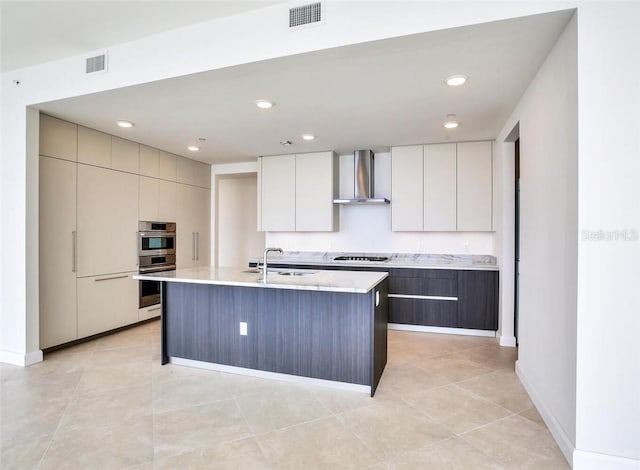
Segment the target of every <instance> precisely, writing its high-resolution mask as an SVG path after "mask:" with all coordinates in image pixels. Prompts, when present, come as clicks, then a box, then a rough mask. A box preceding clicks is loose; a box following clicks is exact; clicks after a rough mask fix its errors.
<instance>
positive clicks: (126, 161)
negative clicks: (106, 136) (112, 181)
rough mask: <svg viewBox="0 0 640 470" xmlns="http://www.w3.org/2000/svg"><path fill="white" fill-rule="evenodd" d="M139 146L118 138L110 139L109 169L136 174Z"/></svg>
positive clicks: (138, 164) (138, 165)
mask: <svg viewBox="0 0 640 470" xmlns="http://www.w3.org/2000/svg"><path fill="white" fill-rule="evenodd" d="M139 162H140V144H137V143H136V142H131V141H130V140H126V139H121V138H120V137H115V136H113V137H111V168H113V169H114V170H120V171H126V172H127V173H135V174H136V175H137V174H138V170H139V167H140V163H139Z"/></svg>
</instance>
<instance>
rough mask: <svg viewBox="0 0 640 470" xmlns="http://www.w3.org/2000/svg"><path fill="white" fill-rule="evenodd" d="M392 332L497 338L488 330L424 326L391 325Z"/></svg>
mask: <svg viewBox="0 0 640 470" xmlns="http://www.w3.org/2000/svg"><path fill="white" fill-rule="evenodd" d="M388 327H389V329H390V330H399V331H418V332H422V333H440V334H444V335H464V336H487V337H489V338H495V337H496V332H495V331H488V330H470V329H467V328H446V327H442V326H422V325H406V324H404V323H389V324H388Z"/></svg>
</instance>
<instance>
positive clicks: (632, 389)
mask: <svg viewBox="0 0 640 470" xmlns="http://www.w3.org/2000/svg"><path fill="white" fill-rule="evenodd" d="M639 50H640V4H639V3H638V2H626V3H623V2H620V3H615V2H614V3H612V4H606V5H605V4H602V3H593V4H592V3H587V4H585V5H584V7H582V8H581V9H580V11H579V12H578V75H579V77H580V78H579V83H578V107H579V110H580V114H579V116H580V117H579V127H580V134H579V147H580V161H579V169H578V175H579V182H580V184H579V200H580V208H579V231H580V236H581V237H580V242H579V248H578V265H579V272H578V319H577V320H578V325H577V327H578V343H577V377H578V379H577V413H576V414H577V424H576V447H577V451H576V455H575V460H574V462H575V466H576V468H589V469H592V468H593V469H595V468H607V469H616V468H620V469H622V468H629V469H630V468H635V469H638V468H640V341H639V339H640V296H639V295H638V293H639V292H640V241H638V237H637V236H636V237H633V236H631V237H630V239H629V240H624V237H619V238H618V239H615V238H612V239H611V240H608V241H607V240H602V241H596V240H593V241H588V240H583V239H582V233H583V231H590V232H594V231H596V232H598V231H599V230H603V231H609V232H613V234H612V235H613V236H615V232H616V231H623V230H625V229H626V230H635V231H636V234H638V233H640V184H639V181H640V88H639V84H640V60H638V51H639ZM603 456H605V457H607V456H609V458H608V459H605V460H604V461H603V460H602V459H603ZM610 456H618V457H621V458H619V459H613V458H610ZM625 459H626V460H625ZM630 459H635V460H633V461H632V460H630Z"/></svg>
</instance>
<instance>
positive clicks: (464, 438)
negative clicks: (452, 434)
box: [458, 416, 510, 470]
mask: <svg viewBox="0 0 640 470" xmlns="http://www.w3.org/2000/svg"><path fill="white" fill-rule="evenodd" d="M508 417H509V416H506V417H505V418H501V419H499V420H496V421H494V422H493V423H489V424H495V423H496V422H498V421H501V420H502V419H506V418H508ZM486 426H488V425H486ZM483 427H485V426H481V427H480V428H476V429H473V430H471V431H467V432H465V433H462V434H458V438H460V439H462V440H463V441H464V442H465V443H466V444H468V445H470V446H471V447H473V448H474V449H476V450H477V451H479V452H481V453H482V454H484V455H485V456H486V457H487V458H489V459H491V460H492V461H494V462H496V463H497V464H498V465H500V466H501V467H502V468H504V469H505V470H507V469H509V468H510V467H509V463H508V462H504V461H502V460H501V459H499V458H497V457H495V456H493V455H491V454H489V453H488V452H486V451H485V450H484V449H483V448H482V447H479V446H477V445H475V444H474V443H473V442H471V441H470V440H469V439H468V438H467V437H466V434H469V433H471V432H474V431H477V430H478V429H481V428H483Z"/></svg>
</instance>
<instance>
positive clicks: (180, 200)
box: [176, 183, 198, 268]
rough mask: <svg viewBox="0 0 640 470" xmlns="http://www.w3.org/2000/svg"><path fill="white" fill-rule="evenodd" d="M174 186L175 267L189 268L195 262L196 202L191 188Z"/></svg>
mask: <svg viewBox="0 0 640 470" xmlns="http://www.w3.org/2000/svg"><path fill="white" fill-rule="evenodd" d="M176 186H177V187H176V193H177V198H176V200H177V211H178V212H177V214H176V265H177V267H178V268H189V267H191V266H193V265H194V264H195V260H196V248H195V243H196V240H195V237H196V235H195V232H196V230H195V218H196V216H195V210H196V209H195V207H196V205H197V204H198V201H197V198H196V193H195V188H194V187H193V186H190V185H188V184H181V183H177V185H176Z"/></svg>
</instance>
